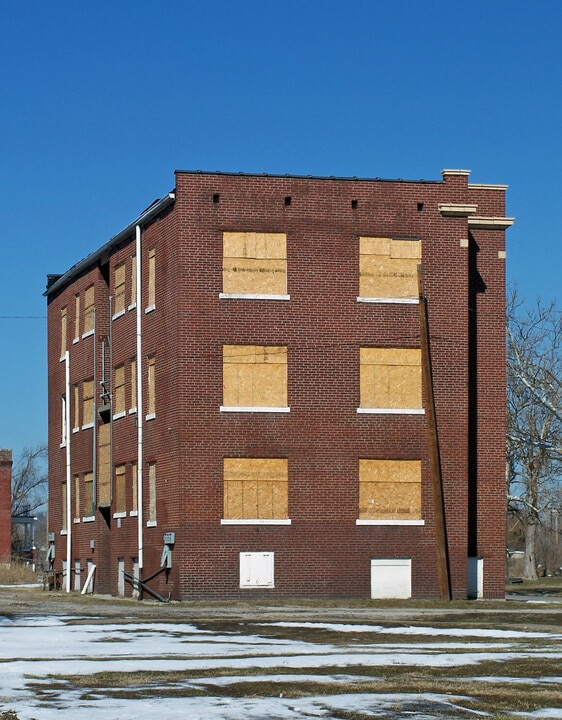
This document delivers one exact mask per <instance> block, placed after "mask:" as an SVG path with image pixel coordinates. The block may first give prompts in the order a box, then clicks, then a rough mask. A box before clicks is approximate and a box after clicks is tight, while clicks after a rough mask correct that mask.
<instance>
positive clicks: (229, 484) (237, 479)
mask: <svg viewBox="0 0 562 720" xmlns="http://www.w3.org/2000/svg"><path fill="white" fill-rule="evenodd" d="M223 473H224V475H223V477H224V518H225V519H227V520H243V519H250V520H255V519H260V520H263V519H266V520H282V519H286V518H288V461H287V460H286V459H284V458H224V469H223Z"/></svg>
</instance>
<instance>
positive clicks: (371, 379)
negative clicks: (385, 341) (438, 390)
mask: <svg viewBox="0 0 562 720" xmlns="http://www.w3.org/2000/svg"><path fill="white" fill-rule="evenodd" d="M400 358H401V361H397V360H400ZM413 358H415V359H416V360H417V362H412V360H413ZM400 368H402V385H404V384H406V382H408V383H409V384H410V386H411V388H412V389H411V390H410V394H412V393H413V392H415V395H416V400H415V403H407V404H406V403H404V404H400V401H399V394H398V392H397V391H396V390H395V391H393V388H392V383H394V387H395V388H399V387H400V384H401V383H400V370H399V369H400ZM404 368H407V370H404ZM410 368H412V369H411V370H410ZM359 395H360V406H359V407H358V408H357V412H358V413H359V414H388V415H392V414H394V415H424V414H425V409H424V407H423V392H422V372H421V350H420V349H419V348H403V347H390V348H388V347H361V348H359ZM378 396H383V397H385V398H389V399H390V401H391V402H387V403H384V402H380V404H379V403H378V402H377V400H376V398H377V397H378Z"/></svg>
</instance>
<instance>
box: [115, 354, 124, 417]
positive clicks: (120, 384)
mask: <svg viewBox="0 0 562 720" xmlns="http://www.w3.org/2000/svg"><path fill="white" fill-rule="evenodd" d="M113 412H114V413H115V414H116V415H118V414H120V413H124V412H125V366H124V365H118V366H117V367H116V368H115V397H114V400H113Z"/></svg>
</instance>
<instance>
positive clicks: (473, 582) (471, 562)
mask: <svg viewBox="0 0 562 720" xmlns="http://www.w3.org/2000/svg"><path fill="white" fill-rule="evenodd" d="M466 585H467V587H466V594H467V597H468V598H469V600H477V599H478V598H481V597H484V558H482V557H469V558H468V568H467V579H466Z"/></svg>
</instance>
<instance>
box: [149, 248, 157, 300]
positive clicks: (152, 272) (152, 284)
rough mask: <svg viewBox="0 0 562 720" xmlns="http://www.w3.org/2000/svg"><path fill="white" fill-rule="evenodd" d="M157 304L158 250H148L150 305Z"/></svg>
mask: <svg viewBox="0 0 562 720" xmlns="http://www.w3.org/2000/svg"><path fill="white" fill-rule="evenodd" d="M155 304H156V250H155V248H151V249H150V250H149V251H148V307H149V308H151V307H154V305H155Z"/></svg>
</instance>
